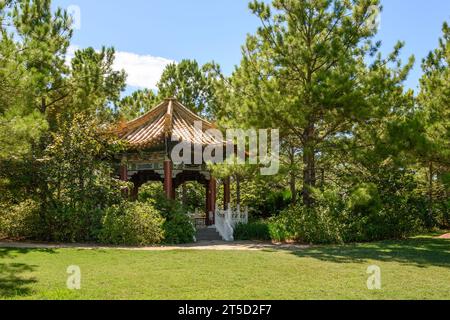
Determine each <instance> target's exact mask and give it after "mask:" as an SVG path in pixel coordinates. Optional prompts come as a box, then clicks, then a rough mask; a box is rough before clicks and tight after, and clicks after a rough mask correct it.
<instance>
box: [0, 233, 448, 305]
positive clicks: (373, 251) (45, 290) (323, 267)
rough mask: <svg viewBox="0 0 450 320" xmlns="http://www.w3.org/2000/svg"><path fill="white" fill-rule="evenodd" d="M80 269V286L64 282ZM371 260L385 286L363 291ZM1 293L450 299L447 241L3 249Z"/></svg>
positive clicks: (108, 296) (6, 295)
mask: <svg viewBox="0 0 450 320" xmlns="http://www.w3.org/2000/svg"><path fill="white" fill-rule="evenodd" d="M70 265H77V266H79V267H80V268H81V273H82V277H81V286H82V288H81V290H77V291H71V290H68V289H67V288H66V281H67V278H68V276H69V275H68V274H67V273H66V271H67V267H68V266H70ZM370 265H377V266H379V267H380V268H381V271H382V274H381V276H382V289H381V290H374V291H371V290H368V289H367V279H368V277H369V275H368V274H366V271H367V268H368V267H369V266H370ZM0 298H2V299H170V300H178V299H229V300H236V299H450V241H449V240H443V239H442V240H441V239H432V238H417V239H411V240H408V241H401V242H380V243H373V244H358V245H350V246H335V247H316V248H311V249H306V250H302V251H296V252H287V251H195V250H192V251H125V250H114V249H108V250H78V249H61V250H37V249H33V250H31V249H30V250H18V249H0Z"/></svg>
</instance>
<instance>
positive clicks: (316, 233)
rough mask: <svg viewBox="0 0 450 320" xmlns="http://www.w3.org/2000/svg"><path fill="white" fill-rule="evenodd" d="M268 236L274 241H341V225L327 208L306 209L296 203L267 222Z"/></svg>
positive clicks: (323, 242) (318, 242)
mask: <svg viewBox="0 0 450 320" xmlns="http://www.w3.org/2000/svg"><path fill="white" fill-rule="evenodd" d="M269 232H270V237H271V238H272V240H274V241H280V242H282V241H299V242H302V243H316V244H326V243H341V242H342V236H341V227H340V225H339V222H338V221H337V219H335V218H334V217H333V216H332V215H331V214H330V211H329V210H327V208H324V207H316V208H315V209H307V208H305V207H304V206H301V205H297V206H293V207H290V208H288V209H286V210H284V211H283V212H282V213H281V214H280V215H279V216H278V217H276V218H272V219H271V220H270V222H269Z"/></svg>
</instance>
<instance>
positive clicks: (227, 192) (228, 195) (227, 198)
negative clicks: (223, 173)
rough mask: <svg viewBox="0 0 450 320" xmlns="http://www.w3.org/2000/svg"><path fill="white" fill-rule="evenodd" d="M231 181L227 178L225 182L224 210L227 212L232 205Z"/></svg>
mask: <svg viewBox="0 0 450 320" xmlns="http://www.w3.org/2000/svg"><path fill="white" fill-rule="evenodd" d="M230 186H231V179H230V177H228V178H225V179H224V181H223V209H224V210H227V209H228V207H229V206H230V203H231V191H230Z"/></svg>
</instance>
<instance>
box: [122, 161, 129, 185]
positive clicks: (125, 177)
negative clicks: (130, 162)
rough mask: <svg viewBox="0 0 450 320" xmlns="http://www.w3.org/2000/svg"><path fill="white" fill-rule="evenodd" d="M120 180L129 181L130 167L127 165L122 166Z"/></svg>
mask: <svg viewBox="0 0 450 320" xmlns="http://www.w3.org/2000/svg"><path fill="white" fill-rule="evenodd" d="M120 180H122V181H128V167H127V165H126V164H123V165H121V166H120Z"/></svg>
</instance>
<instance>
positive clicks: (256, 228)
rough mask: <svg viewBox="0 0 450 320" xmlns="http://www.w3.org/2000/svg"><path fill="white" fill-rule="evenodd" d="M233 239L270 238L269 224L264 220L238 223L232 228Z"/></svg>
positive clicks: (264, 239) (263, 239)
mask: <svg viewBox="0 0 450 320" xmlns="http://www.w3.org/2000/svg"><path fill="white" fill-rule="evenodd" d="M234 239H235V240H262V241H266V240H270V239H271V237H270V232H269V225H268V224H267V223H266V222H264V221H260V222H252V223H249V224H242V223H241V224H238V225H237V226H236V228H235V230H234Z"/></svg>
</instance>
